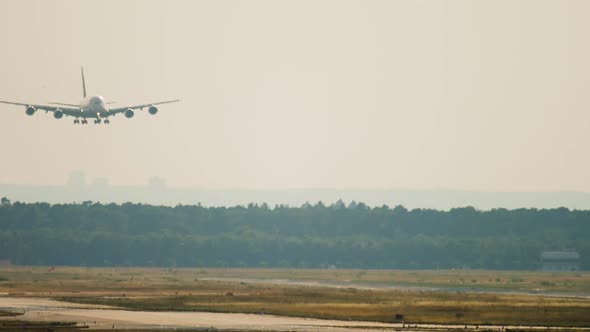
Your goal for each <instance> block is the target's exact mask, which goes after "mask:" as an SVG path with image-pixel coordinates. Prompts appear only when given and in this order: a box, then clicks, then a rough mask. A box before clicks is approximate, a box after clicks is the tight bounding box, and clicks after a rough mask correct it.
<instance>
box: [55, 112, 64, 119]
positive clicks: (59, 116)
mask: <svg viewBox="0 0 590 332" xmlns="http://www.w3.org/2000/svg"><path fill="white" fill-rule="evenodd" d="M63 116H64V112H62V111H61V110H56V111H55V112H53V117H54V118H56V119H61V118H62V117H63Z"/></svg>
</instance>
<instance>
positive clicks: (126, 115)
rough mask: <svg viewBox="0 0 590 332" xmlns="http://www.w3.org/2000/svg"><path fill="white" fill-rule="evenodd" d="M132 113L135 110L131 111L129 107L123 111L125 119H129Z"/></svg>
mask: <svg viewBox="0 0 590 332" xmlns="http://www.w3.org/2000/svg"><path fill="white" fill-rule="evenodd" d="M134 115H135V112H133V110H132V109H130V108H129V109H127V110H126V111H125V117H126V118H127V119H131V118H132V117H133V116H134Z"/></svg>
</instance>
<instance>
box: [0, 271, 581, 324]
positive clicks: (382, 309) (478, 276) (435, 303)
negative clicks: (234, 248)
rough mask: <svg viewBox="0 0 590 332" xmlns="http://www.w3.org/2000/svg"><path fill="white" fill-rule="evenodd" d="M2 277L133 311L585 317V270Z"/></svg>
mask: <svg viewBox="0 0 590 332" xmlns="http://www.w3.org/2000/svg"><path fill="white" fill-rule="evenodd" d="M0 278H1V279H0V280H4V281H0V292H3V293H7V294H9V295H13V296H40V297H53V298H59V299H63V300H67V301H73V302H83V303H95V304H108V305H116V306H120V307H124V308H129V309H132V310H174V311H181V310H190V311H215V312H248V313H258V312H261V311H262V312H265V313H272V314H279V315H289V316H304V317H315V318H333V319H344V320H370V321H381V322H394V321H401V319H398V320H396V318H395V315H396V314H398V315H403V320H404V321H405V322H408V323H440V324H498V325H534V326H547V325H551V326H590V298H589V297H587V296H586V297H584V295H590V294H589V293H590V291H589V289H590V274H588V273H558V274H555V273H554V274H551V273H539V272H497V271H463V270H461V271H371V270H369V271H361V270H289V269H155V268H154V269H147V268H65V267H58V268H56V269H49V268H46V267H44V268H41V267H12V268H3V269H2V270H0ZM265 280H266V281H267V283H265V282H264V281H265ZM271 281H272V283H271ZM279 281H280V282H284V281H289V282H299V283H310V284H315V286H302V285H294V284H289V283H277V282H279ZM322 283H330V287H327V286H322ZM318 285H319V286H318ZM353 285H362V286H371V287H373V286H375V287H376V288H375V289H368V288H367V289H365V288H355V287H352V286H353ZM334 286H338V287H334ZM382 286H403V287H423V286H425V287H433V288H436V290H435V291H433V290H423V289H415V288H407V289H403V288H402V289H387V288H381V289H380V288H379V287H382ZM473 289H477V290H478V291H481V290H492V291H493V290H501V291H505V292H503V293H494V292H491V293H489V292H473V291H472V290H473ZM512 291H517V292H554V293H563V294H569V295H570V296H569V297H564V296H545V295H540V294H522V293H518V294H513V293H510V292H512Z"/></svg>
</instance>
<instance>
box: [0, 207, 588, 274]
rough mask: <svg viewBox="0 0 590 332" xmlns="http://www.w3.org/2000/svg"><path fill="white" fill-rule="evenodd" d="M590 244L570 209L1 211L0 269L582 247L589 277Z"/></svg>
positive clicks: (340, 261)
mask: <svg viewBox="0 0 590 332" xmlns="http://www.w3.org/2000/svg"><path fill="white" fill-rule="evenodd" d="M588 238H590V211H587V210H573V211H572V210H568V209H566V208H558V209H547V210H546V209H543V210H538V209H516V210H506V209H494V210H489V211H479V210H476V209H474V208H472V207H464V208H456V209H451V210H449V211H437V210H430V209H414V210H407V209H406V208H404V207H403V206H396V207H393V208H390V207H387V206H382V207H375V208H371V207H369V206H367V205H365V204H363V203H354V204H349V205H348V206H345V205H344V204H343V203H342V202H338V203H337V204H333V205H331V206H326V205H324V204H322V203H321V202H320V203H317V204H314V205H310V204H305V205H304V206H302V207H287V206H276V207H273V208H271V207H269V206H268V205H266V204H262V205H254V204H251V205H248V206H234V207H203V206H200V205H190V206H188V205H178V206H175V207H164V206H152V205H142V204H131V203H126V204H122V205H117V204H108V205H103V204H98V203H92V202H84V203H82V204H56V205H50V204H47V203H34V204H25V203H19V202H15V203H11V202H10V201H9V200H8V199H6V200H2V205H0V259H9V260H11V261H12V262H13V263H16V264H23V265H73V266H166V267H170V266H176V267H205V266H206V267H302V268H303V267H305V268H316V267H328V266H331V265H334V266H336V267H339V268H402V269H405V268H412V269H437V268H441V269H442V268H482V269H525V270H527V269H537V268H538V267H539V255H540V253H541V252H542V251H544V250H561V249H565V248H575V249H576V250H577V251H578V252H579V253H580V254H581V257H582V261H581V264H582V268H584V269H590V242H589V241H588Z"/></svg>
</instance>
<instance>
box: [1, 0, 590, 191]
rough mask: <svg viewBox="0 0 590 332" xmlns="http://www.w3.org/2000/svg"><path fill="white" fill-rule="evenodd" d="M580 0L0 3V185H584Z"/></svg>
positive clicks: (587, 57) (587, 165)
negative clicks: (97, 110)
mask: <svg viewBox="0 0 590 332" xmlns="http://www.w3.org/2000/svg"><path fill="white" fill-rule="evenodd" d="M588 17H590V1H583V0H580V1H566V0H554V1H542V0H530V1H516V0H507V1H499V0H490V1H474V0H465V1H435V0H429V1H416V0H407V1H367V0H359V1H345V0H334V1H316V0H314V1H301V0H296V1H275V0H269V1H219V0H211V1H193V0H187V1H119V0H117V1H46V0H40V1H30V0H25V1H23V0H18V1H16V0H14V1H12V0H2V1H0V43H1V46H0V50H1V52H0V100H11V101H18V102H31V103H45V102H49V101H61V102H66V103H78V102H79V100H80V99H81V83H80V65H84V67H85V71H86V80H87V82H86V83H87V88H88V92H89V93H90V94H99V95H102V96H104V97H105V99H107V101H116V102H118V103H119V104H120V105H125V104H136V103H146V102H152V101H159V100H166V99H174V98H181V99H183V102H182V103H179V104H170V105H163V106H162V107H161V108H160V112H159V113H158V114H157V115H156V116H150V115H149V114H147V113H140V112H137V113H136V116H135V118H133V119H131V120H128V119H125V118H124V117H122V116H118V117H115V118H114V119H113V120H112V121H111V124H110V125H108V126H105V125H100V126H97V125H94V124H88V125H86V126H80V125H74V124H73V123H72V119H70V118H63V119H61V120H55V119H53V117H52V116H51V114H43V113H42V112H38V113H37V114H35V116H32V117H28V116H27V115H25V113H24V108H23V107H17V106H9V105H0V139H1V140H2V154H1V157H0V183H23V184H61V183H65V182H66V180H67V178H68V175H69V173H70V172H72V171H75V170H79V171H83V172H85V173H86V174H87V176H88V177H89V178H108V179H109V181H110V183H112V184H120V185H138V184H144V183H146V182H147V181H148V179H149V178H150V177H152V176H159V177H162V178H165V179H166V180H167V183H168V186H171V187H194V188H212V189H227V188H252V189H270V188H274V189H282V188H365V189H371V188H406V189H440V188H449V189H459V190H476V191H569V190H576V191H590V153H588V142H590V93H589V92H590V39H589V38H588V33H589V32H590V20H589V19H588Z"/></svg>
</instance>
